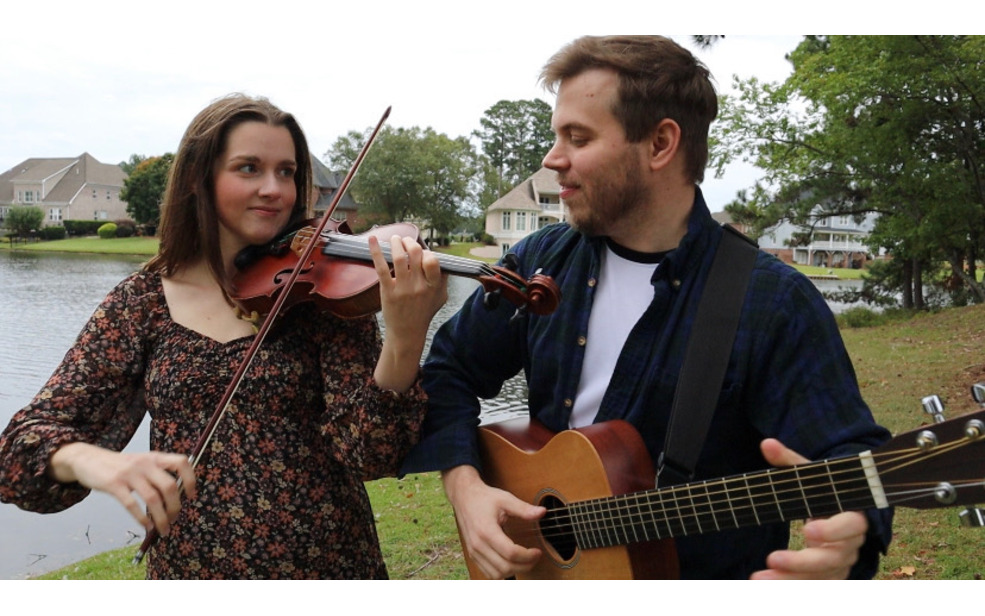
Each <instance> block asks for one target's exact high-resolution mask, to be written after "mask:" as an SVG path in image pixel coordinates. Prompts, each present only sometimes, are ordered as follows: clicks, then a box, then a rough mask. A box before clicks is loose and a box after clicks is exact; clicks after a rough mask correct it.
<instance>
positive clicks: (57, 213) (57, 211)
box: [48, 207, 62, 222]
mask: <svg viewBox="0 0 985 616" xmlns="http://www.w3.org/2000/svg"><path fill="white" fill-rule="evenodd" d="M48 220H50V221H51V222H61V220H62V210H61V208H58V207H52V208H48Z"/></svg>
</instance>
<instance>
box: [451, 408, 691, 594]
mask: <svg viewBox="0 0 985 616" xmlns="http://www.w3.org/2000/svg"><path fill="white" fill-rule="evenodd" d="M479 433H480V436H479V441H480V447H481V452H482V460H483V473H482V474H483V479H484V480H485V481H486V483H487V484H489V485H491V486H494V487H497V488H500V489H503V490H506V491H508V492H510V493H512V494H513V495H515V496H516V497H517V498H520V499H521V500H524V501H527V502H529V503H533V504H535V505H545V506H549V505H550V504H551V503H552V502H554V503H557V502H560V503H565V504H566V503H570V502H576V501H584V500H589V499H593V498H603V497H609V496H614V495H620V494H627V493H630V492H637V491H640V490H648V489H652V488H653V487H654V479H655V473H654V470H653V464H652V462H651V461H650V457H649V454H648V452H647V450H646V447H645V446H644V444H643V441H642V439H641V438H640V437H639V434H638V433H637V432H636V430H635V429H634V428H633V427H632V426H631V425H630V424H628V423H626V422H624V421H609V422H605V423H602V424H595V425H592V426H587V427H585V428H579V429H577V430H565V431H563V432H560V433H556V434H555V433H554V432H551V431H550V430H548V429H547V428H546V427H544V426H543V425H542V424H540V423H538V422H536V421H531V420H529V419H527V418H521V419H515V420H511V421H506V422H502V423H498V424H491V425H487V426H482V427H481V428H480V429H479ZM542 522H544V521H542ZM548 528H549V527H548V526H547V525H546V524H545V525H542V524H541V522H534V523H531V522H526V521H522V520H510V521H508V522H507V523H506V524H505V525H504V530H505V532H506V534H507V535H508V536H510V538H511V539H513V541H514V542H515V543H517V544H520V545H524V546H527V547H537V548H540V549H541V550H542V551H543V554H544V555H543V557H542V558H541V559H540V561H539V562H538V563H537V565H536V566H535V567H534V568H533V570H531V571H530V572H528V573H525V574H521V575H520V576H518V577H520V578H521V579H674V578H677V577H678V576H679V569H678V562H677V551H676V549H675V548H674V543H673V540H671V539H664V540H660V541H647V542H641V543H633V544H631V545H619V546H613V547H602V548H594V549H587V550H583V549H580V548H578V547H577V546H576V545H574V544H573V543H572V541H571V540H570V539H568V538H564V537H561V538H558V537H557V536H556V535H557V533H556V532H555V531H552V530H548V531H547V532H546V533H545V532H544V531H545V529H548ZM548 535H549V536H548ZM464 547H465V546H464V545H463V548H464ZM464 552H465V560H466V564H467V565H468V568H469V574H470V576H471V577H472V578H473V579H483V578H484V577H485V576H484V575H483V574H482V572H481V571H480V570H479V569H478V567H477V566H476V565H475V564H474V563H473V562H472V560H471V559H470V558H469V555H468V550H467V549H466V550H464Z"/></svg>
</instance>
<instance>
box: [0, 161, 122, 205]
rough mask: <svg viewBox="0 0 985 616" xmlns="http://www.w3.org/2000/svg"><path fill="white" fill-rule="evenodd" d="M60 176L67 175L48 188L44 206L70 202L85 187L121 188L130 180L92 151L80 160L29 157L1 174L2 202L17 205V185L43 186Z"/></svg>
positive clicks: (119, 169)
mask: <svg viewBox="0 0 985 616" xmlns="http://www.w3.org/2000/svg"><path fill="white" fill-rule="evenodd" d="M66 170H68V172H67V173H64V172H65V171H66ZM60 173H64V176H62V177H61V178H60V179H59V180H58V182H57V183H56V184H54V185H53V186H47V187H46V192H45V196H44V199H43V201H42V203H46V202H47V203H69V202H70V201H71V200H72V199H73V198H74V197H75V195H77V194H78V192H79V191H80V190H82V187H83V186H85V185H90V186H115V187H120V188H121V187H122V186H123V181H124V180H125V179H126V177H127V174H126V172H125V171H123V169H122V168H120V166H119V165H109V164H105V163H101V162H99V161H98V160H96V159H95V158H93V157H92V155H90V154H89V153H88V152H84V153H82V155H80V156H78V157H76V158H28V159H27V160H25V161H24V162H22V163H20V164H19V165H14V167H13V168H11V169H9V170H8V171H5V172H4V173H2V174H0V203H13V201H14V193H15V190H16V188H15V187H16V186H17V185H19V184H40V183H42V182H45V181H47V180H48V179H49V178H51V179H54V178H55V177H56V176H57V175H58V174H60Z"/></svg>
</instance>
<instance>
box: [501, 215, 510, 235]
mask: <svg viewBox="0 0 985 616" xmlns="http://www.w3.org/2000/svg"><path fill="white" fill-rule="evenodd" d="M500 226H501V228H502V229H503V231H509V230H510V229H511V228H512V227H511V225H510V212H503V220H502V223H501V225H500Z"/></svg>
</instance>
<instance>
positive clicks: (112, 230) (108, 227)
mask: <svg viewBox="0 0 985 616" xmlns="http://www.w3.org/2000/svg"><path fill="white" fill-rule="evenodd" d="M96 233H97V234H98V235H99V237H100V238H102V239H104V240H108V239H112V238H114V237H116V223H115V222H108V223H106V224H104V225H103V226H101V227H99V230H98V231H97V232H96Z"/></svg>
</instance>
